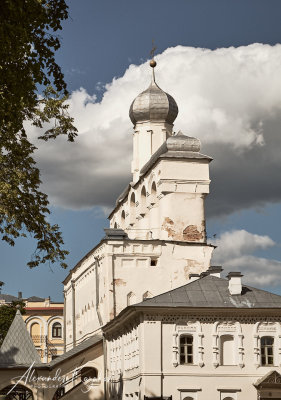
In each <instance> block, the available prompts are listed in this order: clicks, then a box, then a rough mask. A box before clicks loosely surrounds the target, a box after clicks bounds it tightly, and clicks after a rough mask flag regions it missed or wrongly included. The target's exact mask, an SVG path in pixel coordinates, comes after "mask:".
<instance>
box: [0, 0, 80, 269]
mask: <svg viewBox="0 0 281 400" xmlns="http://www.w3.org/2000/svg"><path fill="white" fill-rule="evenodd" d="M67 17H68V6H67V5H66V3H65V0H1V2H0V237H1V238H2V240H4V241H6V242H7V243H8V244H10V245H12V246H13V245H14V244H15V239H16V238H18V237H19V236H24V237H25V236H26V235H27V234H30V235H31V236H33V237H34V238H35V239H36V243H37V247H36V250H35V252H34V254H33V255H32V257H31V260H30V262H28V266H29V267H31V268H32V267H36V266H38V265H39V264H40V263H45V262H49V263H55V262H59V263H60V265H61V266H62V267H64V268H65V267H66V264H65V262H64V260H65V256H66V255H67V254H68V252H67V251H66V250H64V249H63V248H62V247H63V244H64V243H63V239H62V235H61V232H60V231H59V227H58V226H57V225H51V224H50V223H49V222H48V220H47V217H48V214H49V213H50V211H49V208H48V206H49V202H48V197H47V195H46V194H45V193H42V192H41V191H40V184H41V181H40V171H39V169H38V168H37V166H36V163H35V161H34V152H35V150H36V147H35V146H34V144H33V143H31V141H30V139H29V138H28V128H27V126H28V124H32V125H35V126H36V127H39V128H42V134H41V135H40V136H39V139H41V140H43V141H44V140H45V141H47V140H50V139H55V138H56V137H58V136H60V135H65V136H66V137H67V139H68V141H73V140H74V138H75V136H76V135H77V129H76V128H75V127H74V125H73V119H72V118H71V117H70V116H69V114H68V110H67V109H68V105H67V104H66V102H65V101H66V100H67V98H68V92H67V89H66V83H65V81H64V77H63V74H62V71H61V68H60V67H59V65H58V64H57V63H56V61H55V52H56V50H58V49H59V48H60V38H59V36H58V35H57V31H59V30H61V28H62V26H61V23H62V21H63V20H65V19H67ZM46 127H47V128H46ZM44 128H45V129H44Z"/></svg>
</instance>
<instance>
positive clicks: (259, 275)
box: [212, 230, 281, 287]
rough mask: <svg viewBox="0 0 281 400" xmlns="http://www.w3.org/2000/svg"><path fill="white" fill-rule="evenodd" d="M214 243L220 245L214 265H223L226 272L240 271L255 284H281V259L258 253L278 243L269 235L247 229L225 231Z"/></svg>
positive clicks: (214, 258) (249, 282)
mask: <svg viewBox="0 0 281 400" xmlns="http://www.w3.org/2000/svg"><path fill="white" fill-rule="evenodd" d="M212 244H214V245H216V246H218V247H217V248H216V249H215V250H214V253H213V258H212V263H213V265H215V264H217V265H222V267H223V268H224V273H227V272H230V271H240V272H242V273H243V275H244V278H243V281H244V282H246V283H248V284H250V285H253V286H259V287H264V286H277V285H280V284H281V262H280V261H278V260H274V259H268V258H264V257H259V256H256V255H255V254H254V253H255V251H257V250H266V249H268V248H269V247H273V246H275V245H276V243H275V242H274V241H273V240H272V239H271V238H270V237H269V236H262V235H256V234H253V233H250V232H247V231H245V230H233V231H228V232H224V233H222V234H221V235H220V236H219V237H218V238H217V239H215V240H212Z"/></svg>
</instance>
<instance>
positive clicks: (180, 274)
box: [64, 60, 213, 349]
mask: <svg viewBox="0 0 281 400" xmlns="http://www.w3.org/2000/svg"><path fill="white" fill-rule="evenodd" d="M150 66H151V67H152V80H151V84H150V85H149V87H148V88H147V89H146V90H145V91H144V92H142V93H141V94H139V95H138V96H137V97H136V98H135V100H134V101H133V102H132V105H131V107H130V113H129V115H130V118H131V121H132V123H133V126H134V133H133V135H134V138H133V145H134V146H133V147H134V150H133V160H132V174H133V177H132V182H130V183H129V185H128V186H127V188H126V189H125V190H124V191H123V193H122V194H121V195H120V196H119V197H118V199H117V201H116V205H115V207H114V209H113V211H112V212H111V214H110V215H109V221H110V229H105V232H106V236H105V237H104V238H103V239H102V240H101V242H100V243H99V244H98V245H97V246H95V247H94V248H93V249H92V250H91V251H90V252H89V253H88V254H87V255H86V256H85V257H83V259H82V260H81V261H80V262H79V263H78V264H77V265H76V266H75V267H74V268H73V269H72V270H71V271H70V273H69V275H68V277H67V278H66V279H65V281H64V285H65V286H64V293H65V304H66V312H65V318H66V322H65V325H66V332H65V335H66V347H67V349H68V348H71V347H73V346H74V345H77V344H79V343H80V342H81V341H83V340H84V339H85V338H86V337H88V335H89V336H90V335H91V334H92V333H93V332H96V331H98V330H99V329H100V327H101V326H103V325H104V324H105V323H107V322H108V321H109V320H111V319H112V318H114V317H116V316H117V315H118V313H119V312H120V311H122V310H123V309H124V308H125V307H126V306H127V305H131V304H135V303H138V302H141V301H142V300H143V299H146V298H148V297H151V296H156V295H158V294H161V293H163V292H165V291H168V290H170V289H174V288H177V287H179V286H181V285H184V284H186V283H187V282H189V280H190V275H191V274H194V273H195V274H200V273H201V272H203V271H206V270H207V269H208V268H209V267H210V259H211V255H212V251H213V246H211V245H209V244H207V241H206V229H205V211H204V201H205V197H206V196H207V194H208V193H209V184H210V179H209V163H210V161H211V158H210V157H208V156H206V155H204V154H201V153H200V141H199V140H198V139H196V138H194V137H190V136H186V135H184V134H183V133H181V132H178V133H174V131H173V123H174V121H175V119H176V117H177V114H178V106H177V104H176V102H175V100H174V99H173V97H172V96H171V95H169V94H167V93H165V92H164V91H163V90H162V89H160V87H159V86H158V85H157V83H156V80H155V73H154V69H155V67H156V62H155V61H154V60H152V61H151V62H150Z"/></svg>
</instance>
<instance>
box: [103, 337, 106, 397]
mask: <svg viewBox="0 0 281 400" xmlns="http://www.w3.org/2000/svg"><path fill="white" fill-rule="evenodd" d="M102 344H103V369H104V380H103V390H104V400H107V382H106V379H107V347H106V339H105V336H104V333H103V338H102Z"/></svg>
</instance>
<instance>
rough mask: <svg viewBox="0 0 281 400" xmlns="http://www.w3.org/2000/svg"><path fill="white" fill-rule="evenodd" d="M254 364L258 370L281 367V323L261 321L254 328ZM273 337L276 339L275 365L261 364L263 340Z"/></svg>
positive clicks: (274, 350) (274, 347)
mask: <svg viewBox="0 0 281 400" xmlns="http://www.w3.org/2000/svg"><path fill="white" fill-rule="evenodd" d="M253 336H254V364H255V366H256V368H259V367H265V368H268V367H269V368H270V367H271V368H272V367H279V366H281V328H280V323H279V322H275V321H260V322H257V323H256V324H255V326H254V334H253ZM263 336H271V337H273V338H274V345H273V363H274V364H273V365H268V366H267V365H262V364H261V338H262V337H263Z"/></svg>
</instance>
